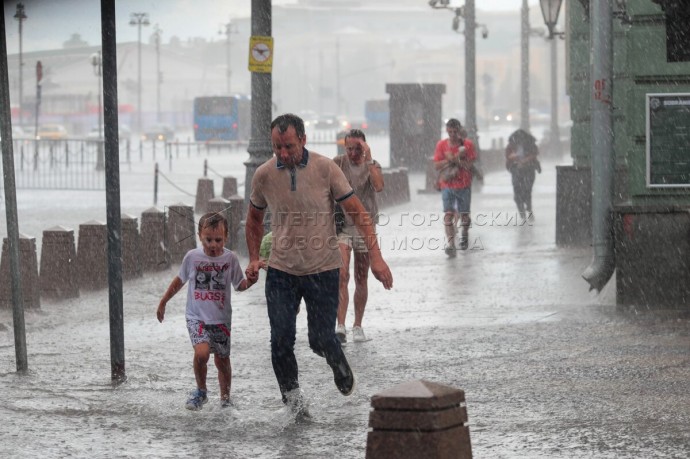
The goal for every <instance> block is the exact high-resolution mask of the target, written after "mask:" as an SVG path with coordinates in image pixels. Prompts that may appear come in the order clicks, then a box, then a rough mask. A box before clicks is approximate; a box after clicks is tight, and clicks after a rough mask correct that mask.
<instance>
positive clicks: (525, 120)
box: [520, 0, 544, 132]
mask: <svg viewBox="0 0 690 459" xmlns="http://www.w3.org/2000/svg"><path fill="white" fill-rule="evenodd" d="M520 16H521V21H520V129H523V130H525V131H527V132H529V130H530V120H529V100H530V94H529V61H530V58H529V39H530V37H543V36H544V29H542V28H534V29H533V28H531V27H530V25H529V5H528V4H527V0H522V9H521V11H520Z"/></svg>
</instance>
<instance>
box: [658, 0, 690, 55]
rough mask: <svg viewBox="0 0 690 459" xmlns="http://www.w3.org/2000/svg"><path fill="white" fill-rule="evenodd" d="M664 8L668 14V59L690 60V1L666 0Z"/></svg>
mask: <svg viewBox="0 0 690 459" xmlns="http://www.w3.org/2000/svg"><path fill="white" fill-rule="evenodd" d="M663 8H664V12H665V14H666V60H667V61H668V62H690V30H688V23H690V2H689V1H687V0H666V2H665V3H664V4H663Z"/></svg>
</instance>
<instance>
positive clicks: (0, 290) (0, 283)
mask: <svg viewBox="0 0 690 459" xmlns="http://www.w3.org/2000/svg"><path fill="white" fill-rule="evenodd" d="M9 252H10V244H9V241H8V239H7V238H4V239H3V242H2V259H1V260H0V305H2V307H3V308H8V309H11V308H12V277H11V273H10V253H9ZM19 258H20V262H19V268H20V269H21V273H20V278H21V287H22V289H21V290H22V300H23V302H24V308H25V309H39V308H40V307H41V298H40V292H41V290H40V288H39V285H40V284H39V280H38V261H37V258H36V238H34V237H31V236H26V235H24V234H21V233H20V234H19Z"/></svg>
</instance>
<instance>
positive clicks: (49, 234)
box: [39, 226, 79, 300]
mask: <svg viewBox="0 0 690 459" xmlns="http://www.w3.org/2000/svg"><path fill="white" fill-rule="evenodd" d="M41 244H42V246H41V271H40V275H39V278H40V285H41V296H43V297H45V298H53V299H59V300H61V299H66V298H77V297H79V285H78V284H77V249H76V246H75V243H74V230H72V229H69V228H64V227H62V226H54V227H52V228H48V229H47V230H44V231H43V238H42V242H41Z"/></svg>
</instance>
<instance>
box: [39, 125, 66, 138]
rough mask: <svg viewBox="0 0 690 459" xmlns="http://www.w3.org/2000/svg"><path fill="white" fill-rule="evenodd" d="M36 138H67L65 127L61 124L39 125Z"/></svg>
mask: <svg viewBox="0 0 690 459" xmlns="http://www.w3.org/2000/svg"><path fill="white" fill-rule="evenodd" d="M36 138H37V139H39V140H62V139H66V138H67V129H65V126H63V125H61V124H44V125H42V126H39V128H38V132H37V133H36Z"/></svg>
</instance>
